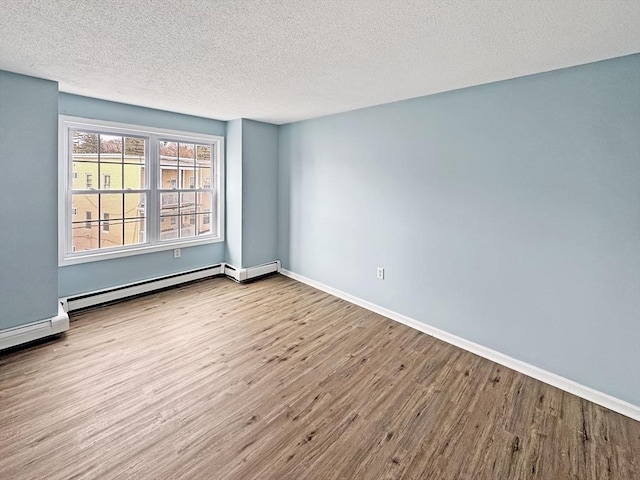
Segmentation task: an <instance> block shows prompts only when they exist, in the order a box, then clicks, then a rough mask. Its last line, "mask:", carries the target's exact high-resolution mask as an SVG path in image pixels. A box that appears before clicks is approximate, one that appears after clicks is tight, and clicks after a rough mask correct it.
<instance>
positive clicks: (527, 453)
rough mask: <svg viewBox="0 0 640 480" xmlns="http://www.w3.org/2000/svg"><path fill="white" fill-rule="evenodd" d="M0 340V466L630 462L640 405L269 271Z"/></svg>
mask: <svg viewBox="0 0 640 480" xmlns="http://www.w3.org/2000/svg"><path fill="white" fill-rule="evenodd" d="M71 320H72V324H71V329H70V330H69V332H67V333H66V334H65V335H63V336H62V337H61V338H59V339H57V340H53V341H49V342H44V343H40V344H35V345H32V346H30V347H29V348H25V349H16V350H12V351H9V352H5V353H0V476H2V478H11V479H17V480H20V479H41V478H47V479H51V480H56V479H69V478H108V479H111V478H114V479H119V478H142V479H144V478H163V479H173V478H175V479H181V478H186V479H212V478H215V479H230V480H236V479H237V480H250V479H260V480H263V479H274V480H276V479H277V480H283V479H284V480H286V479H292V480H293V479H296V480H297V479H302V478H304V479H322V480H331V479H334V480H338V479H372V480H374V479H375V480H379V479H436V478H437V479H438V480H440V479H474V480H475V479H503V478H504V479H525V478H526V479H536V478H538V479H554V480H555V479H565V478H566V479H575V478H579V479H635V478H638V477H640V460H639V459H640V423H638V422H635V421H633V420H631V419H629V418H626V417H624V416H622V415H619V414H617V413H615V412H612V411H609V410H607V409H604V408H602V407H599V406H598V405H595V404H591V403H589V402H587V401H585V400H582V399H580V398H578V397H575V396H573V395H570V394H568V393H566V392H562V391H560V390H558V389H555V388H553V387H551V386H548V385H546V384H543V383H541V382H538V381H536V380H533V379H531V378H529V377H526V376H524V375H522V374H520V373H517V372H515V371H512V370H509V369H506V368H504V367H502V366H500V365H496V364H494V363H492V362H490V361H488V360H486V359H483V358H481V357H478V356H476V355H473V354H471V353H469V352H465V351H463V350H461V349H458V348H456V347H453V346H451V345H448V344H446V343H444V342H442V341H439V340H437V339H435V338H433V337H429V336H428V335H425V334H422V333H420V332H416V331H415V330H412V329H410V328H408V327H405V326H403V325H399V324H397V323H395V322H393V321H391V320H388V319H386V318H384V317H381V316H380V315H377V314H375V313H372V312H369V311H367V310H364V309H362V308H360V307H357V306H355V305H352V304H350V303H348V302H346V301H344V300H341V299H337V298H335V297H332V296H330V295H327V294H325V293H323V292H320V291H318V290H315V289H313V288H311V287H309V286H306V285H303V284H301V283H297V282H295V281H293V280H291V279H288V278H286V277H283V276H279V275H276V276H272V277H268V278H265V279H262V280H259V281H255V282H251V283H247V284H236V283H234V282H231V281H228V280H226V279H223V278H215V279H210V280H205V281H200V282H196V283H193V284H189V285H184V286H181V287H179V288H175V289H172V290H167V291H163V292H159V293H155V294H151V295H148V296H144V297H140V298H136V299H132V300H129V301H125V302H121V303H116V304H113V305H109V306H104V307H100V308H96V309H92V310H87V311H84V312H81V313H77V314H72V316H71Z"/></svg>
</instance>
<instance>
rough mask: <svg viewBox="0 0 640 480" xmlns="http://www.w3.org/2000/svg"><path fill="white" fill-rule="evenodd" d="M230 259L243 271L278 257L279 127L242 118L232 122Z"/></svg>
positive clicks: (228, 193)
mask: <svg viewBox="0 0 640 480" xmlns="http://www.w3.org/2000/svg"><path fill="white" fill-rule="evenodd" d="M226 177H227V191H226V198H227V205H226V207H227V216H226V224H227V244H226V256H225V261H226V262H228V263H230V264H231V265H234V266H236V267H239V268H247V267H253V266H256V265H261V264H264V263H267V262H272V261H274V260H276V259H277V254H278V246H277V245H278V127H277V126H276V125H272V124H269V123H263V122H256V121H254V120H247V119H245V118H241V119H238V120H232V121H230V122H228V124H227V174H226Z"/></svg>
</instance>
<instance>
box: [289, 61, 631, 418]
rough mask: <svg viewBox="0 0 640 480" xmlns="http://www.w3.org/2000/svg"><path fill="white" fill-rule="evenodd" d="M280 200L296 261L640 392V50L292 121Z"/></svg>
mask: <svg viewBox="0 0 640 480" xmlns="http://www.w3.org/2000/svg"><path fill="white" fill-rule="evenodd" d="M279 207H280V225H279V249H280V250H279V256H280V258H281V259H282V260H283V261H284V266H285V267H286V268H288V269H290V270H292V271H294V272H297V273H299V274H302V275H304V276H307V277H309V278H311V279H314V280H317V281H320V282H323V283H325V284H328V285H330V286H332V287H335V288H338V289H340V290H343V291H345V292H348V293H350V294H353V295H356V296H358V297H361V298H363V299H365V300H369V301H371V302H374V303H376V304H378V305H381V306H384V307H387V308H390V309H392V310H395V311H397V312H400V313H402V314H405V315H407V316H409V317H413V318H415V319H417V320H419V321H421V322H425V323H427V324H430V325H433V326H435V327H438V328H441V329H443V330H446V331H448V332H451V333H453V334H456V335H459V336H461V337H464V338H466V339H469V340H471V341H474V342H477V343H480V344H482V345H485V346H487V347H490V348H492V349H495V350H497V351H500V352H503V353H505V354H507V355H510V356H512V357H515V358H517V359H520V360H523V361H525V362H529V363H531V364H533V365H536V366H538V367H541V368H543V369H546V370H549V371H551V372H555V373H557V374H560V375H562V376H565V377H567V378H569V379H572V380H574V381H577V382H579V383H581V384H584V385H587V386H590V387H593V388H595V389H597V390H600V391H603V392H606V393H608V394H611V395H613V396H615V397H618V398H621V399H623V400H626V401H629V402H631V403H633V404H635V405H640V368H639V366H640V55H633V56H628V57H623V58H619V59H614V60H609V61H605V62H599V63H595V64H589V65H585V66H580V67H575V68H570V69H565V70H560V71H554V72H550V73H545V74H540V75H535V76H530V77H525V78H519V79H515V80H509V81H505V82H499V83H494V84H490V85H484V86H479V87H474V88H469V89H464V90H459V91H455V92H449V93H445V94H440V95H435V96H430V97H424V98H419V99H413V100H409V101H404V102H399V103H393V104H388V105H383V106H379V107H374V108H369V109H364V110H359V111H354V112H350V113H345V114H340V115H334V116H330V117H325V118H321V119H316V120H310V121H305V122H300V123H294V124H290V125H287V126H284V127H281V128H280V205H279ZM376 266H383V267H385V269H386V279H385V280H384V281H380V280H377V279H376V278H375V270H376Z"/></svg>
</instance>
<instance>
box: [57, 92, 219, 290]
mask: <svg viewBox="0 0 640 480" xmlns="http://www.w3.org/2000/svg"><path fill="white" fill-rule="evenodd" d="M58 110H59V112H60V114H61V115H73V116H78V117H84V118H94V119H99V120H107V121H114V122H124V123H131V124H136V125H144V126H150V127H157V128H167V129H172V130H183V131H187V132H194V133H205V134H210V135H225V133H226V124H225V122H221V121H218V120H210V119H206V118H200V117H192V116H189V115H181V114H178V113H171V112H165V111H161V110H154V109H150V108H142V107H136V106H132V105H125V104H121V103H114V102H107V101H104V100H97V99H94V98H88V97H80V96H76V95H69V94H64V93H61V94H60V96H59V105H58ZM53 178H55V176H54V177H53ZM224 253H225V247H224V243H215V244H211V245H201V246H196V247H188V248H183V249H182V256H181V257H180V258H176V259H174V258H173V252H172V251H165V252H156V253H149V254H145V255H139V256H134V257H126V258H120V259H115V260H103V261H100V262H92V263H84V264H80V265H71V266H66V267H60V268H59V272H58V276H59V295H60V296H61V297H64V296H69V295H74V294H79V293H85V292H90V291H94V290H99V289H103V288H108V287H112V286H118V285H123V284H127V283H132V282H136V281H141V280H147V279H149V278H153V277H158V276H164V275H171V274H174V273H179V272H184V271H187V270H192V269H196V268H201V267H206V266H209V265H214V264H217V263H220V262H222V261H223V260H224Z"/></svg>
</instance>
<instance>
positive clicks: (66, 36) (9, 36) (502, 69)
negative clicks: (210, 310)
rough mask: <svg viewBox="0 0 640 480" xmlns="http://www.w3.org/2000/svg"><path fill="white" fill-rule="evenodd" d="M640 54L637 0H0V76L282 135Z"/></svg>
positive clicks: (639, 21)
mask: <svg viewBox="0 0 640 480" xmlns="http://www.w3.org/2000/svg"><path fill="white" fill-rule="evenodd" d="M637 52H640V1H638V0H622V1H620V0H609V1H600V0H598V1H593V0H578V1H567V0H556V1H534V0H511V1H493V0H479V1H473V0H457V1H456V0H216V1H188V0H164V1H154V0H131V1H127V0H99V1H95V0H91V1H78V0H57V1H52V0H0V68H2V69H4V70H9V71H13V72H17V73H23V74H28V75H33V76H37V77H42V78H48V79H51V80H57V81H58V82H59V83H60V90H61V91H64V92H70V93H75V94H80V95H87V96H91V97H97V98H103V99H108V100H114V101H118V102H124V103H130V104H134V105H142V106H147V107H154V108H160V109H164V110H170V111H175V112H182V113H189V114H194V115H200V116H204V117H209V118H218V119H221V120H229V119H233V118H239V117H245V118H251V119H256V120H262V121H266V122H272V123H287V122H291V121H295V120H301V119H306V118H312V117H317V116H321V115H327V114H331V113H336V112H342V111H347V110H353V109H356V108H361V107H366V106H370V105H377V104H381V103H387V102H392V101H395V100H401V99H406V98H412V97H418V96H422V95H427V94H432V93H437V92H442V91H447V90H453V89H457V88H462V87H467V86H471V85H478V84H482V83H487V82H493V81H497V80H503V79H507V78H513V77H519V76H522V75H528V74H532V73H538V72H543V71H548V70H553V69H557V68H562V67H567V66H572V65H579V64H583V63H588V62H593V61H597V60H602V59H606V58H613V57H618V56H622V55H627V54H631V53H637Z"/></svg>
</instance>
